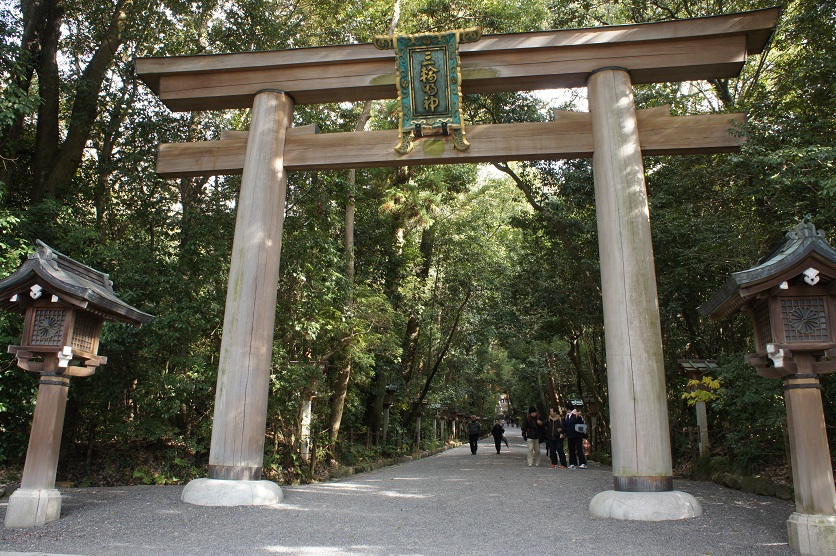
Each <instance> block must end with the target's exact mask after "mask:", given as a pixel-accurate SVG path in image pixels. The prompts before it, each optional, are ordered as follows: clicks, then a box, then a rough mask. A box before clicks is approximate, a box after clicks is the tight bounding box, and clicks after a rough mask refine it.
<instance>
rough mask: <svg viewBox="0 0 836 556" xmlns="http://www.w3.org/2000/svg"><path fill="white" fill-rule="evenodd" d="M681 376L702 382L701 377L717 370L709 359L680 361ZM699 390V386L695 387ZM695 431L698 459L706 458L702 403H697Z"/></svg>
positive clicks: (705, 414)
mask: <svg viewBox="0 0 836 556" xmlns="http://www.w3.org/2000/svg"><path fill="white" fill-rule="evenodd" d="M677 363H678V364H679V368H680V369H681V370H682V374H683V375H685V378H687V379H688V380H697V381H699V380H702V377H703V375H704V374H705V373H706V372H708V371H709V370H711V369H716V368H717V363H716V362H714V361H712V360H710V359H680V360H679V361H677ZM695 388H696V389H700V388H701V387H700V386H697V387H695ZM695 407H696V411H697V431H698V438H699V441H698V444H699V452H700V457H703V458H704V457H706V456H708V450H709V448H710V444H709V441H708V412H707V410H706V407H705V402H704V401H697V403H696V404H695Z"/></svg>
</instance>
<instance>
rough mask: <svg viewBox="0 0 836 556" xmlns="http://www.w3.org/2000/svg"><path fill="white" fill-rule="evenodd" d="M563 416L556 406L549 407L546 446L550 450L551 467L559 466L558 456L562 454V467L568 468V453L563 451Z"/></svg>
mask: <svg viewBox="0 0 836 556" xmlns="http://www.w3.org/2000/svg"><path fill="white" fill-rule="evenodd" d="M564 437H565V435H564V434H563V416H562V415H561V414H559V413H558V412H557V410H556V409H555V408H553V407H552V408H549V418H548V420H547V421H546V446H547V447H548V450H549V459H550V460H551V462H552V464H551V469H554V468H555V467H557V461H558V460H557V457H558V456H560V468H561V469H565V468H566V453H565V452H564V451H563V439H564Z"/></svg>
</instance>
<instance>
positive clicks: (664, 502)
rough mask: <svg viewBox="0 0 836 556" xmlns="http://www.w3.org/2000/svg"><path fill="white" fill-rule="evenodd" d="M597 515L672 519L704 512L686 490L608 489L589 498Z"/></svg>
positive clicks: (649, 519) (640, 519)
mask: <svg viewBox="0 0 836 556" xmlns="http://www.w3.org/2000/svg"><path fill="white" fill-rule="evenodd" d="M589 513H590V515H592V516H593V517H604V518H609V519H623V520H630V521H669V520H673V519H688V518H691V517H697V516H700V515H702V506H700V503H699V502H697V499H696V498H694V497H693V496H691V495H690V494H688V493H686V492H679V491H677V490H673V491H668V492H623V491H618V490H605V491H604V492H599V493H598V494H596V495H595V496H594V497H593V498H592V500H591V501H590V502H589Z"/></svg>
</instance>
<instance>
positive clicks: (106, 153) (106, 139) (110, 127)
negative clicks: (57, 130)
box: [93, 72, 137, 243]
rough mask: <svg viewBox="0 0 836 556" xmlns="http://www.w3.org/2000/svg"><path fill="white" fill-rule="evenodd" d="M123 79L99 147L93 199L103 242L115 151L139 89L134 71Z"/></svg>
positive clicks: (105, 237)
mask: <svg viewBox="0 0 836 556" xmlns="http://www.w3.org/2000/svg"><path fill="white" fill-rule="evenodd" d="M122 80H123V86H122V91H121V93H120V96H119V99H118V100H117V101H116V102H115V103H114V105H113V108H112V109H111V111H110V114H109V116H108V121H107V122H106V123H105V125H104V133H103V134H102V144H101V145H100V147H99V156H98V165H97V166H98V168H97V169H98V172H97V175H96V187H95V190H94V192H93V197H94V199H93V201H94V203H95V207H96V228H97V229H98V230H99V238H100V240H101V241H102V243H104V242H105V241H106V240H107V227H106V226H105V219H106V214H107V211H108V206H109V205H110V187H109V186H108V180H109V179H110V176H111V174H113V172H114V170H115V169H116V165H115V164H114V163H113V151H114V148H115V146H116V142H117V139H118V138H119V130H120V129H121V127H122V124H123V123H124V121H125V118H126V117H127V115H128V107H129V106H132V105H133V99H134V97H135V96H136V90H137V78H136V76H135V75H133V72H131V74H130V75H124V74H123V75H122Z"/></svg>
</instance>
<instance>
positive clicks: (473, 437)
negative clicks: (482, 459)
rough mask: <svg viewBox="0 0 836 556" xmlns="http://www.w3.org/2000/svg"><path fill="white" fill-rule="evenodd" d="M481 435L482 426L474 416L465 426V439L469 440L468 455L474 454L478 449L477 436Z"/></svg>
mask: <svg viewBox="0 0 836 556" xmlns="http://www.w3.org/2000/svg"><path fill="white" fill-rule="evenodd" d="M481 434H482V424H481V423H480V422H479V421H478V420H477V419H476V416H475V415H471V416H470V422H469V423H468V424H467V438H468V440H470V453H471V454H476V450H477V449H478V448H479V436H481Z"/></svg>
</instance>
